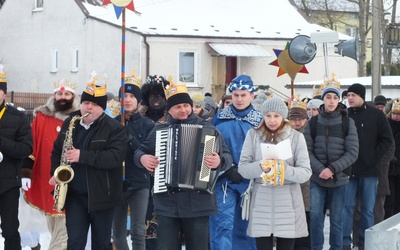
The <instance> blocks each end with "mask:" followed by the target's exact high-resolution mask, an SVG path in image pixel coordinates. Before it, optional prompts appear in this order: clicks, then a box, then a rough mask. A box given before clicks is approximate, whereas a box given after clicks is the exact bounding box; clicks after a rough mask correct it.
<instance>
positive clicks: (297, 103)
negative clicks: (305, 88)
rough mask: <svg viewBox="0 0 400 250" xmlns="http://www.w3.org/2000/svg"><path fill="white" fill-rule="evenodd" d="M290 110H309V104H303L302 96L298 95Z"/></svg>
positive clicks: (291, 103)
mask: <svg viewBox="0 0 400 250" xmlns="http://www.w3.org/2000/svg"><path fill="white" fill-rule="evenodd" d="M289 108H301V109H304V110H307V102H303V101H302V100H301V99H300V95H299V94H298V95H297V96H296V97H295V98H293V100H292V101H291V102H290V105H289Z"/></svg>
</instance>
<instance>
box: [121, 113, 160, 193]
mask: <svg viewBox="0 0 400 250" xmlns="http://www.w3.org/2000/svg"><path fill="white" fill-rule="evenodd" d="M116 119H117V120H118V121H120V119H121V117H120V116H118V117H117V118H116ZM154 125H155V123H154V122H153V121H152V120H150V119H149V118H147V117H144V116H142V115H141V114H139V113H135V114H132V115H131V116H129V118H128V119H125V128H126V132H127V136H128V143H129V145H128V150H127V152H126V157H125V185H126V188H127V189H128V190H135V189H141V188H147V189H149V188H150V173H149V171H147V169H145V168H143V167H142V166H138V165H136V164H135V163H134V161H133V154H134V153H135V151H136V149H138V148H139V146H140V144H142V143H143V142H144V140H145V139H146V138H147V136H148V135H149V134H150V132H151V131H152V130H153V128H154Z"/></svg>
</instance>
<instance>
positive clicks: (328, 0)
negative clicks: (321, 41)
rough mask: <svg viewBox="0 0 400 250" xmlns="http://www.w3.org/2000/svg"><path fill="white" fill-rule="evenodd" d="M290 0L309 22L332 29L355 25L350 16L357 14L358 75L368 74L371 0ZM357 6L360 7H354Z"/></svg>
mask: <svg viewBox="0 0 400 250" xmlns="http://www.w3.org/2000/svg"><path fill="white" fill-rule="evenodd" d="M289 2H290V3H291V4H292V5H293V6H295V7H296V8H297V10H298V11H299V12H300V13H301V14H302V15H303V17H304V18H305V19H306V20H308V21H309V22H311V23H317V24H319V25H321V26H324V27H327V28H329V29H332V30H337V27H338V26H344V27H346V26H349V27H351V26H354V24H351V23H350V21H349V16H351V15H352V16H357V17H358V27H356V28H357V31H358V33H359V36H360V51H359V64H358V76H365V75H366V50H367V35H368V33H369V32H370V30H371V28H372V27H371V26H370V24H369V18H370V12H369V6H370V0H340V1H338V0H289ZM349 6H353V7H352V8H349ZM355 6H358V8H354V7H355Z"/></svg>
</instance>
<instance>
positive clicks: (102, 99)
mask: <svg viewBox="0 0 400 250" xmlns="http://www.w3.org/2000/svg"><path fill="white" fill-rule="evenodd" d="M96 87H100V86H96ZM85 101H89V102H93V103H96V104H97V105H99V106H100V107H102V108H103V110H106V108H107V95H106V94H105V95H102V96H96V95H90V94H88V93H86V92H85V91H83V92H82V95H81V103H82V102H85Z"/></svg>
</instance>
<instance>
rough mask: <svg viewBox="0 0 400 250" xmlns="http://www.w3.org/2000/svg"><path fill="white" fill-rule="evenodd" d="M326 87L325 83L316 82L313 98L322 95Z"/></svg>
mask: <svg viewBox="0 0 400 250" xmlns="http://www.w3.org/2000/svg"><path fill="white" fill-rule="evenodd" d="M323 89H324V87H323V84H322V83H320V84H316V85H314V86H313V94H312V98H314V97H316V96H321V95H322V90H323Z"/></svg>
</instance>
